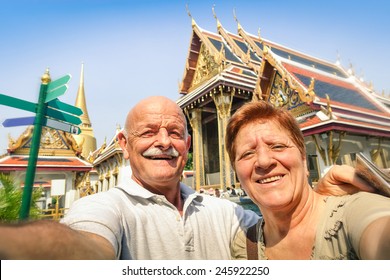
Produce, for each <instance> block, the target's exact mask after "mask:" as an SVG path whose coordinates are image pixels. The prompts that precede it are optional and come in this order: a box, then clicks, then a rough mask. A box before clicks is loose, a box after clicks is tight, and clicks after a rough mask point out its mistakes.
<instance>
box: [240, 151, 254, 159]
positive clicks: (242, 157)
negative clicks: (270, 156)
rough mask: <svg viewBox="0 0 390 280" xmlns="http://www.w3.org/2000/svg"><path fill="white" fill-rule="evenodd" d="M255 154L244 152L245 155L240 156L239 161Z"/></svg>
mask: <svg viewBox="0 0 390 280" xmlns="http://www.w3.org/2000/svg"><path fill="white" fill-rule="evenodd" d="M254 153H255V151H252V150H251V151H246V152H245V153H243V154H241V157H240V159H247V158H249V157H250V156H252V155H253V154H254Z"/></svg>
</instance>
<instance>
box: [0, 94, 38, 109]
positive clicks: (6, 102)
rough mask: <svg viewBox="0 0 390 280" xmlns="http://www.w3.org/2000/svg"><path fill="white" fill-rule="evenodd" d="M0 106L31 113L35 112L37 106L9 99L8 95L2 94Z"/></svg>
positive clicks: (12, 98) (0, 95) (20, 100)
mask: <svg viewBox="0 0 390 280" xmlns="http://www.w3.org/2000/svg"><path fill="white" fill-rule="evenodd" d="M0 104H2V105H6V106H10V107H14V108H17V109H22V110H26V111H29V112H33V113H35V112H36V108H37V104H35V103H32V102H29V101H26V100H23V99H19V98H15V97H11V96H8V95H4V94H0Z"/></svg>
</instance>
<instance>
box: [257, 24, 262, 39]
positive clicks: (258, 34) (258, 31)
mask: <svg viewBox="0 0 390 280" xmlns="http://www.w3.org/2000/svg"><path fill="white" fill-rule="evenodd" d="M257 36H259V40H260V41H261V36H260V27H259V29H257Z"/></svg>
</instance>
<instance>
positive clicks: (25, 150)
mask: <svg viewBox="0 0 390 280" xmlns="http://www.w3.org/2000/svg"><path fill="white" fill-rule="evenodd" d="M32 133H33V126H30V127H28V128H27V129H26V131H25V132H24V133H23V134H22V135H21V136H20V137H19V138H18V139H17V140H16V141H15V140H13V139H12V138H11V137H9V144H8V150H9V151H10V152H11V153H13V154H17V155H28V154H29V151H30V148H31V139H32ZM81 151H82V149H81V148H80V147H79V146H78V145H77V142H76V140H75V139H74V138H73V136H72V135H71V134H69V133H65V132H63V131H60V130H55V129H51V128H48V127H42V134H41V143H40V146H39V155H40V156H75V155H79V154H80V153H81Z"/></svg>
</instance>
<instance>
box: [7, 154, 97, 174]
mask: <svg viewBox="0 0 390 280" xmlns="http://www.w3.org/2000/svg"><path fill="white" fill-rule="evenodd" d="M28 159H29V156H28V155H8V156H5V157H3V158H0V171H20V170H26V168H27V165H28ZM36 166H37V171H57V172H59V171H90V170H91V169H92V164H90V163H88V162H86V161H84V160H82V159H80V158H78V157H59V156H39V157H38V161H37V165H36Z"/></svg>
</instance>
